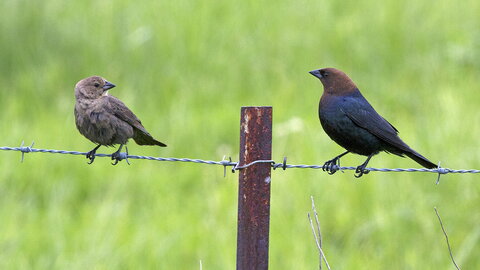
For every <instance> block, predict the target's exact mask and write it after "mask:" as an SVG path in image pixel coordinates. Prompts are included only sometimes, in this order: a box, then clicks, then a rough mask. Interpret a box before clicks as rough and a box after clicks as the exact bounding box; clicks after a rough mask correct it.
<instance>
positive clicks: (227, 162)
mask: <svg viewBox="0 0 480 270" xmlns="http://www.w3.org/2000/svg"><path fill="white" fill-rule="evenodd" d="M33 145H34V143H32V144H31V145H30V146H24V144H23V142H22V145H21V146H20V147H6V146H5V147H0V150H4V151H20V152H22V159H21V161H22V162H23V160H24V155H25V153H36V152H38V153H51V154H67V155H86V154H87V153H86V152H78V151H66V150H52V149H38V148H33ZM95 156H96V157H111V156H112V155H111V154H95ZM118 159H119V160H123V159H125V160H127V161H128V159H146V160H155V161H172V162H193V163H201V164H210V165H220V166H224V168H225V169H226V167H232V172H235V171H236V170H242V169H245V168H248V167H250V166H252V165H255V164H258V163H270V164H271V166H272V168H273V169H274V170H275V169H278V168H282V169H283V170H285V169H287V168H288V169H292V168H297V169H324V166H323V165H304V164H298V165H292V164H287V158H286V157H285V158H284V159H283V163H276V162H275V161H274V160H255V161H253V162H250V163H248V164H244V165H240V164H239V163H238V162H235V161H232V160H231V158H230V159H229V160H226V159H225V158H224V159H223V160H221V161H213V160H203V159H192V158H165V157H150V156H137V155H128V154H127V153H126V152H122V153H120V157H119V158H118ZM329 169H330V170H333V171H346V170H356V169H357V167H340V166H338V165H333V166H331V167H330V168H329ZM366 171H368V172H430V173H436V174H438V175H439V176H440V175H441V174H449V173H480V170H454V169H448V168H442V167H438V168H435V169H426V168H419V169H416V168H394V169H388V168H366Z"/></svg>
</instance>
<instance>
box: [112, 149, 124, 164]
mask: <svg viewBox="0 0 480 270" xmlns="http://www.w3.org/2000/svg"><path fill="white" fill-rule="evenodd" d="M122 147H123V144H120V147H119V148H118V150H117V151H116V152H114V153H112V160H115V162H113V163H112V165H117V163H118V162H119V161H121V160H122V159H121V158H120V151H122Z"/></svg>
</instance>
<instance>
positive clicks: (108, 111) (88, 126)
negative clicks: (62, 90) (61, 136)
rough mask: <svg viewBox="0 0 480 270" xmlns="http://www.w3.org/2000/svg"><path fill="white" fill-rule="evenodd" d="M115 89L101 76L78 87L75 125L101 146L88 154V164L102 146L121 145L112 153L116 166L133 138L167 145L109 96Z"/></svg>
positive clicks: (114, 98) (138, 140)
mask: <svg viewBox="0 0 480 270" xmlns="http://www.w3.org/2000/svg"><path fill="white" fill-rule="evenodd" d="M113 87H115V85H114V84H112V83H110V82H108V81H107V80H105V79H104V78H102V77H99V76H92V77H88V78H85V79H83V80H81V81H79V82H78V83H77V84H76V85H75V99H76V103H75V123H76V125H77V128H78V131H80V133H81V134H82V135H83V136H85V137H86V138H87V139H89V140H90V141H92V142H93V143H96V144H98V145H97V146H96V147H95V148H94V149H93V150H92V151H90V152H88V153H87V155H86V157H87V158H88V159H90V162H89V163H88V164H91V163H92V162H93V161H94V159H95V152H96V151H97V150H98V148H99V147H100V146H102V145H103V146H113V145H115V144H120V147H119V148H118V150H117V151H116V152H114V153H113V154H112V160H115V162H114V163H113V165H115V164H117V163H118V161H119V160H120V158H119V157H120V151H121V150H122V147H123V145H125V144H126V143H127V141H128V139H130V138H133V140H134V141H135V142H136V143H137V144H139V145H158V146H162V147H165V146H167V145H165V144H164V143H161V142H159V141H157V140H155V139H154V138H153V137H152V135H150V133H148V132H147V130H146V129H145V128H144V127H143V125H142V122H140V120H139V119H138V118H137V116H135V114H133V112H132V111H131V110H130V109H128V108H127V106H125V104H123V102H122V101H120V100H119V99H118V98H116V97H114V96H111V95H108V90H109V89H111V88H113Z"/></svg>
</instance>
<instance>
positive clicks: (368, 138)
mask: <svg viewBox="0 0 480 270" xmlns="http://www.w3.org/2000/svg"><path fill="white" fill-rule="evenodd" d="M310 74H312V75H313V76H315V77H317V78H318V79H320V81H321V82H322V84H323V95H322V97H321V98H320V104H319V108H318V115H319V117H320V123H321V124H322V127H323V129H324V130H325V132H326V133H327V134H328V136H329V137H330V138H331V139H332V140H334V141H335V142H336V143H338V144H339V145H340V146H342V147H343V148H345V149H346V150H347V151H346V152H344V153H343V154H341V155H339V156H337V157H335V158H333V159H331V160H329V161H327V162H326V163H325V164H324V165H323V170H324V171H327V172H328V173H329V174H333V173H335V172H336V170H337V169H336V168H335V165H338V166H339V163H340V158H341V157H342V156H344V155H346V154H347V153H350V152H352V153H355V154H359V155H364V156H367V160H366V161H365V162H364V163H363V164H362V165H360V166H358V167H357V169H356V170H355V173H356V175H355V176H356V177H357V178H358V177H361V176H362V175H363V174H365V173H368V170H366V169H365V168H366V166H367V164H368V162H369V161H370V159H371V158H372V157H373V156H374V155H376V154H378V153H379V152H380V151H386V152H388V153H392V154H395V155H398V156H402V157H403V156H404V155H406V156H408V157H409V158H411V159H413V160H414V161H416V162H417V163H419V164H420V165H422V166H424V167H426V168H429V169H433V168H436V167H437V165H435V164H434V163H432V162H431V161H429V160H428V159H427V158H425V157H424V156H422V155H420V154H419V153H417V152H416V151H415V150H413V149H412V148H410V147H409V146H408V145H407V144H406V143H404V142H403V141H402V140H401V139H400V138H399V137H398V130H397V129H396V128H395V127H394V126H393V125H392V124H390V123H389V122H388V121H387V120H385V119H384V118H383V117H382V116H380V115H379V114H378V113H377V112H376V111H375V110H374V109H373V107H372V106H371V105H370V103H368V101H367V100H366V99H365V98H364V97H363V96H362V94H361V93H360V91H359V90H358V88H357V86H356V85H355V83H353V81H352V80H351V79H350V78H349V77H348V76H347V75H346V74H345V73H343V72H342V71H340V70H338V69H335V68H324V69H318V70H313V71H310Z"/></svg>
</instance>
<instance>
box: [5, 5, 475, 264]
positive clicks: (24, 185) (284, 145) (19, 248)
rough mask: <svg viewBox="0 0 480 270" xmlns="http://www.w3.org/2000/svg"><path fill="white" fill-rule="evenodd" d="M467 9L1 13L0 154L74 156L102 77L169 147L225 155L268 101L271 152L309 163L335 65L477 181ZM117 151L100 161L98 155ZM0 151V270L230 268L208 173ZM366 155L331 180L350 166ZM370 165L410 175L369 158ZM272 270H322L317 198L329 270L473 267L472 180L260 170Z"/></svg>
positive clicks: (220, 191) (217, 178) (333, 151)
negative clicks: (80, 96)
mask: <svg viewBox="0 0 480 270" xmlns="http://www.w3.org/2000/svg"><path fill="white" fill-rule="evenodd" d="M478 14H480V2H479V1H473V0H472V1H460V2H459V1H453V0H447V1H441V2H438V1H413V0H407V1H394V0H386V1H383V2H381V3H380V2H378V1H371V0H370V1H325V0H322V1H306V0H297V1H271V0H270V1H209V0H200V1H184V0H180V1H159V2H149V1H140V2H139V1H135V2H134V1H125V0H119V1H108V0H106V1H75V2H67V1H59V0H47V1H20V0H18V1H12V0H3V1H1V2H0V71H1V72H0V82H1V85H2V86H1V90H0V108H1V109H0V146H18V145H20V143H21V141H22V140H24V141H25V142H26V143H30V142H31V141H35V146H36V147H38V148H48V149H65V150H77V151H88V150H91V148H93V146H94V145H93V144H92V143H91V142H89V141H88V140H87V139H85V138H84V137H82V136H81V135H80V134H79V133H78V131H77V130H76V128H75V124H74V119H73V106H74V97H73V87H74V85H75V83H76V82H77V81H78V80H80V79H82V78H84V77H87V76H91V75H101V76H103V77H105V78H107V79H108V80H109V81H111V82H113V83H115V84H116V85H117V87H116V88H114V89H112V90H111V91H110V93H111V94H112V95H115V96H117V97H118V98H120V99H121V100H123V101H124V102H125V103H126V104H127V105H128V106H129V107H130V108H131V109H132V110H133V111H134V112H135V113H136V114H137V116H139V118H140V119H142V122H143V123H144V125H145V127H146V128H147V129H148V130H149V131H150V133H151V134H152V135H154V136H155V137H156V138H158V139H159V140H160V141H162V142H165V143H167V144H168V147H167V148H162V149H161V148H158V147H140V146H137V145H136V144H134V143H133V142H131V143H130V144H129V151H130V153H131V154H136V155H152V156H163V157H167V156H173V157H190V158H201V159H213V160H220V159H221V158H222V157H223V155H227V156H232V158H233V159H234V160H237V159H238V144H239V142H238V141H239V134H238V133H239V122H240V120H239V113H240V107H241V106H254V105H271V106H273V111H274V134H273V135H274V139H273V157H274V159H275V160H277V161H281V160H282V158H283V157H284V156H287V157H288V162H289V163H292V164H300V163H301V164H323V162H325V161H326V160H328V159H330V158H332V157H334V156H336V155H338V154H340V153H341V152H342V150H343V149H341V148H340V147H339V146H337V145H336V144H335V143H333V142H332V141H331V140H330V139H329V138H328V137H327V135H326V134H325V133H324V132H323V130H322V129H321V127H320V124H319V121H318V117H317V106H318V100H319V97H320V95H321V92H322V86H321V84H320V82H319V81H318V80H316V79H315V78H313V77H312V76H311V75H310V74H308V71H309V70H312V69H316V68H321V67H337V68H339V69H341V70H344V71H345V72H346V73H347V74H349V75H350V77H351V78H352V79H353V80H354V81H355V82H356V83H357V85H358V87H359V88H360V90H361V91H362V92H363V94H364V96H365V97H366V98H367V99H368V100H369V101H370V102H371V103H372V105H373V106H374V107H375V108H376V109H377V111H378V112H379V113H380V114H382V115H383V116H384V117H385V118H386V119H388V120H389V121H390V122H391V123H393V124H394V125H395V126H396V127H397V128H398V129H399V130H400V132H401V133H400V136H401V137H402V138H403V139H404V140H405V141H406V142H407V143H408V144H409V145H410V146H411V147H412V148H414V149H415V150H417V151H418V152H420V153H421V154H422V155H425V156H426V157H428V158H429V159H430V160H432V161H433V162H438V161H441V164H442V166H445V167H449V168H455V169H460V168H474V169H479V168H480V151H479V145H480V142H479V139H478V135H479V134H480V125H479V124H480V110H479V104H480V77H479V74H480V28H479V27H478V26H479V23H480V20H479V17H478ZM113 151H114V149H113V148H103V147H102V148H100V151H99V152H101V153H111V152H113ZM86 161H87V160H86V159H85V158H83V157H81V156H66V155H51V154H27V155H26V157H25V161H24V163H20V154H19V153H15V152H3V151H2V152H0V170H1V174H0V224H1V226H0V269H198V268H199V266H198V265H199V261H200V260H202V263H203V269H209V270H210V269H233V268H234V267H235V259H236V253H235V252H236V251H235V249H236V216H237V176H238V174H228V175H227V177H226V178H223V169H222V168H221V167H218V166H209V165H198V164H184V163H159V162H153V161H139V160H132V161H131V163H132V165H131V166H128V165H127V164H126V163H125V162H121V163H120V164H119V165H117V166H111V165H110V161H109V160H108V159H105V158H98V159H97V160H96V161H95V163H93V164H92V165H87V164H86ZM363 161H364V157H361V156H355V155H351V156H347V157H345V158H343V159H342V165H347V166H356V165H359V164H361V163H362V162H363ZM369 165H370V166H372V167H388V168H397V167H417V164H416V163H415V162H413V161H411V160H409V159H401V158H398V157H396V156H393V155H388V154H385V153H383V154H380V155H378V156H376V157H375V158H373V159H372V161H371V162H370V164H369ZM272 181H273V182H272V206H271V222H270V226H271V227H270V230H271V236H270V237H271V238H270V268H271V269H316V268H317V267H318V256H317V251H316V248H315V244H314V241H313V238H312V235H311V231H310V227H309V223H308V220H307V218H306V213H307V212H308V211H309V210H310V195H313V196H314V198H315V201H316V205H317V210H318V212H319V218H320V222H321V224H322V233H323V240H324V249H325V253H326V255H327V259H328V260H329V263H330V265H331V266H332V268H333V269H452V268H453V266H452V264H451V261H450V258H449V255H448V250H447V247H446V243H445V239H444V236H443V234H442V232H441V229H440V226H439V224H438V220H437V218H436V216H435V213H434V211H433V207H434V206H436V207H437V208H438V210H439V212H440V214H441V216H442V219H443V222H444V224H445V226H446V229H447V232H448V234H449V238H450V243H451V245H452V247H453V252H454V254H455V257H456V260H457V262H458V263H459V264H460V266H461V267H462V268H464V269H480V257H479V256H478V254H480V244H479V242H480V226H479V224H480V211H478V207H479V205H480V182H479V176H478V175H446V176H443V177H442V178H441V183H440V185H438V186H436V185H435V184H434V183H435V181H436V175H434V174H427V173H415V174H411V173H370V174H368V175H366V176H364V177H363V178H361V179H360V180H357V179H355V178H354V177H353V173H352V172H351V171H348V172H345V173H340V172H339V173H337V174H335V175H333V176H329V175H327V174H326V173H323V172H321V171H319V170H299V169H291V170H286V171H281V170H277V171H274V172H272Z"/></svg>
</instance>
